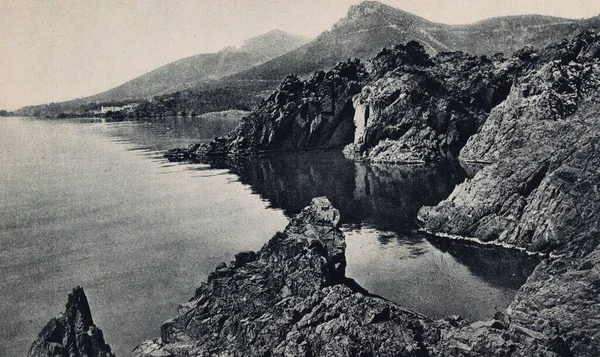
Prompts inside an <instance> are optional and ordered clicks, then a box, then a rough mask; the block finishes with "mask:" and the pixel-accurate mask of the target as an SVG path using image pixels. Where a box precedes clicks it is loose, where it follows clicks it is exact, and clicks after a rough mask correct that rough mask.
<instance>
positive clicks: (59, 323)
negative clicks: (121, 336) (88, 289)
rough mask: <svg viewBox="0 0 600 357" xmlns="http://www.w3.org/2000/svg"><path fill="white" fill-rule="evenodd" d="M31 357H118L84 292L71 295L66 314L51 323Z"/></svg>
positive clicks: (30, 350) (37, 340) (77, 289)
mask: <svg viewBox="0 0 600 357" xmlns="http://www.w3.org/2000/svg"><path fill="white" fill-rule="evenodd" d="M27 356H28V357H114V354H113V353H112V351H111V349H110V346H109V345H107V344H106V343H105V342H104V337H103V335H102V330H100V329H99V328H97V327H96V325H94V320H93V319H92V313H91V311H90V305H89V304H88V300H87V297H86V296H85V292H84V291H83V288H81V287H76V288H75V289H73V292H72V293H70V294H69V298H68V301H67V305H66V310H65V312H64V313H61V314H60V315H58V316H57V317H55V318H53V319H51V320H50V321H49V322H48V324H47V325H46V326H45V327H44V328H43V329H42V331H41V332H40V334H39V336H38V338H37V339H36V340H35V341H34V342H33V344H32V345H31V348H30V349H29V353H27Z"/></svg>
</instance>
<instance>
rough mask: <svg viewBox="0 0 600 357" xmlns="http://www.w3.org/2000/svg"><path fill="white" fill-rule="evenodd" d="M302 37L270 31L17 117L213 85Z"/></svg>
mask: <svg viewBox="0 0 600 357" xmlns="http://www.w3.org/2000/svg"><path fill="white" fill-rule="evenodd" d="M307 41H308V39H306V38H304V37H302V36H296V35H291V34H288V33H286V32H284V31H281V30H273V31H270V32H267V33H265V34H263V35H260V36H257V37H253V38H251V39H248V40H246V41H245V43H244V44H243V45H242V46H240V48H237V49H236V48H234V47H228V48H225V49H223V50H221V51H219V52H217V53H206V54H199V55H195V56H191V57H187V58H183V59H180V60H178V61H175V62H172V63H169V64H167V65H164V66H162V67H159V68H157V69H155V70H153V71H151V72H148V73H146V74H143V75H141V76H139V77H137V78H134V79H132V80H131V81H128V82H126V83H124V84H122V85H120V86H118V87H116V88H113V89H110V90H108V91H106V92H102V93H99V94H96V95H93V96H90V97H86V98H80V99H75V100H71V101H66V102H61V103H52V104H44V105H36V106H29V107H24V108H21V109H19V110H18V111H17V112H18V114H19V115H25V116H56V115H57V114H59V113H63V112H67V113H68V112H72V111H75V110H77V109H81V108H82V107H85V106H86V105H88V104H90V103H99V104H100V103H114V102H117V103H123V102H127V101H139V100H142V99H151V98H152V97H154V96H158V95H164V94H170V93H174V92H177V91H181V90H185V89H187V88H190V87H192V86H194V85H199V84H201V83H206V82H210V81H215V80H218V79H220V78H223V77H225V76H228V75H232V74H235V73H237V72H240V71H243V70H245V69H248V68H251V67H253V66H256V65H258V64H261V63H264V62H266V61H268V60H271V59H273V58H276V57H278V56H281V55H282V54H285V53H287V52H289V51H291V50H293V49H295V48H297V47H299V46H301V45H303V44H304V43H306V42H307Z"/></svg>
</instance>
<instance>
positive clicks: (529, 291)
mask: <svg viewBox="0 0 600 357" xmlns="http://www.w3.org/2000/svg"><path fill="white" fill-rule="evenodd" d="M548 50H553V51H552V52H550V51H548ZM547 51H548V52H546V53H542V55H545V54H546V55H547V54H550V53H552V55H553V57H551V60H550V61H547V62H545V64H543V65H541V66H539V68H537V69H535V70H533V71H531V72H530V73H529V74H528V76H526V77H524V78H521V79H520V80H519V81H518V82H516V83H515V85H514V86H513V88H512V89H511V92H510V94H509V96H508V98H507V100H506V101H505V102H504V103H503V104H501V105H499V106H498V107H497V108H495V109H494V110H493V111H492V114H491V115H490V117H489V119H488V120H487V121H486V123H485V124H484V125H483V127H482V129H481V131H480V132H479V133H477V134H476V135H474V136H472V137H471V138H470V139H469V141H468V142H467V144H466V146H465V147H464V148H463V149H462V151H461V153H460V158H461V159H462V160H463V162H464V163H465V164H466V165H469V164H470V163H472V162H480V163H481V162H485V164H483V165H479V167H478V168H477V169H475V170H474V171H476V174H475V175H474V177H472V178H471V179H467V180H466V181H465V182H464V183H462V184H460V185H459V186H457V187H456V188H455V190H454V192H453V193H452V194H451V195H450V197H448V198H447V199H446V200H444V201H442V202H441V203H440V204H438V205H437V206H434V207H424V208H422V209H421V211H420V214H419V216H420V219H421V220H422V222H423V225H424V227H425V229H426V230H428V231H432V232H436V233H438V234H440V233H443V234H446V235H448V236H450V237H452V236H455V237H457V238H463V239H477V240H480V241H484V242H489V243H493V244H502V245H510V246H516V247H520V248H523V249H527V250H529V251H538V252H546V253H550V258H548V259H547V260H545V261H544V262H542V264H540V265H539V266H538V267H537V269H536V270H535V272H534V273H533V275H532V276H531V277H530V278H529V279H528V281H527V283H526V284H525V285H524V286H523V287H522V288H521V289H520V290H519V293H518V294H517V296H516V298H515V300H514V302H513V303H512V304H511V306H510V307H509V309H508V311H509V314H510V315H511V317H512V318H513V320H515V321H519V322H520V323H523V324H525V325H529V326H531V328H532V329H533V330H535V331H538V332H544V333H549V332H551V333H553V334H555V335H557V336H562V338H564V340H565V342H566V343H567V345H568V346H569V349H570V351H571V353H572V355H575V356H592V355H598V354H599V353H600V343H599V342H598V341H599V338H600V321H598V316H600V299H599V298H598V296H599V295H598V291H599V290H598V289H599V287H600V270H599V269H598V266H599V265H598V264H599V263H600V248H599V243H600V234H599V232H600V226H599V220H598V218H597V217H596V213H597V212H598V211H599V210H600V193H599V192H600V190H599V189H598V188H599V187H600V176H599V175H598V170H599V168H600V159H599V158H600V151H599V149H598V140H599V139H600V126H599V124H598V110H599V109H600V102H599V101H598V95H599V94H600V93H599V90H598V87H599V85H600V41H599V38H598V35H596V34H594V33H585V34H583V35H581V36H579V37H577V38H576V40H574V41H570V42H567V41H565V42H563V43H561V44H558V45H556V46H554V47H550V48H549V49H547Z"/></svg>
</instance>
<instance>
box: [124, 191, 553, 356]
mask: <svg viewBox="0 0 600 357" xmlns="http://www.w3.org/2000/svg"><path fill="white" fill-rule="evenodd" d="M338 224H339V212H337V210H336V209H335V208H333V207H332V206H331V204H330V203H329V201H328V200H327V199H326V198H315V199H313V201H312V203H311V205H310V206H308V207H306V208H305V209H304V210H302V212H301V213H300V214H298V215H297V216H295V217H293V218H292V219H291V221H290V224H289V225H288V226H287V227H286V229H285V231H284V232H283V233H279V234H277V235H275V236H274V237H273V238H272V239H271V240H270V241H269V242H268V243H267V244H265V245H264V246H263V247H262V249H261V250H260V251H259V252H257V253H256V255H255V256H252V254H250V253H244V254H242V255H238V257H236V262H239V263H236V262H233V263H232V264H230V265H229V268H227V267H226V266H224V265H220V267H219V269H218V271H224V270H228V271H230V274H228V275H227V276H214V277H213V279H212V280H209V281H208V282H207V283H205V284H202V286H200V288H198V290H197V291H196V295H195V296H194V298H193V299H192V300H191V301H190V302H189V303H188V304H185V305H183V306H181V307H180V309H179V314H178V316H177V317H175V318H174V319H171V320H169V321H167V322H166V323H165V324H164V325H163V326H162V329H161V330H162V335H161V337H160V338H159V339H155V340H151V341H146V342H144V343H142V344H141V345H140V346H138V347H136V349H135V350H134V352H133V356H136V357H141V356H148V357H150V356H172V357H176V356H192V355H193V356H208V355H223V356H344V355H345V356H372V355H378V356H399V355H400V356H454V355H462V356H482V355H505V356H524V355H545V356H557V354H556V353H555V352H552V351H551V350H550V349H549V348H550V347H548V346H546V344H547V342H548V341H549V338H547V336H546V335H545V334H544V333H541V332H531V333H530V334H529V335H524V334H523V332H522V331H528V330H527V329H525V328H517V327H513V326H510V327H509V326H506V325H504V324H503V323H502V322H500V321H496V320H492V321H489V322H480V323H475V324H471V325H469V324H468V323H467V322H466V321H464V320H462V319H461V318H460V317H453V318H449V319H447V320H445V321H432V320H430V319H428V318H426V317H424V316H422V315H420V314H417V313H414V312H410V311H407V310H405V309H403V308H401V307H399V306H397V305H396V304H394V303H392V302H390V301H387V300H385V299H382V298H380V297H376V296H372V295H369V294H368V293H367V292H366V291H365V290H364V289H362V288H360V287H359V286H358V285H357V284H356V283H355V282H353V281H351V280H350V279H347V278H346V277H345V257H344V252H345V243H344V237H343V235H342V234H341V232H340V230H339V229H338V228H336V227H337V225H338ZM246 258H249V259H248V260H247V259H246ZM241 261H244V262H245V263H244V264H241ZM498 317H499V318H500V317H501V316H500V315H498ZM499 324H502V329H501V330H500V329H499ZM551 347H552V348H555V346H554V345H552V346H551Z"/></svg>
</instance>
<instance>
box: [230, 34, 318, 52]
mask: <svg viewBox="0 0 600 357" xmlns="http://www.w3.org/2000/svg"><path fill="white" fill-rule="evenodd" d="M307 42H308V39H307V38H305V37H303V36H298V35H292V34H290V33H287V32H285V31H282V30H279V29H275V30H271V31H269V32H267V33H264V34H262V35H259V36H256V37H253V38H250V39H247V40H246V41H244V44H243V45H242V46H241V47H240V48H239V51H240V52H247V53H252V54H257V55H261V56H262V55H265V56H269V57H271V58H274V57H277V56H279V55H282V54H284V53H287V52H289V51H291V50H293V49H295V48H298V47H300V46H302V45H303V44H305V43H307Z"/></svg>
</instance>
